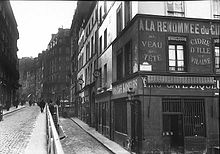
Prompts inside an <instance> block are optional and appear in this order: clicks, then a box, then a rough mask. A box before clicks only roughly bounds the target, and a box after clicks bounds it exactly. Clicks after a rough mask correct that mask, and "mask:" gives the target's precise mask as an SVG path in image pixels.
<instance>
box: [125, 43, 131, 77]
mask: <svg viewBox="0 0 220 154" xmlns="http://www.w3.org/2000/svg"><path fill="white" fill-rule="evenodd" d="M124 51H125V75H129V74H131V73H132V43H131V41H129V42H128V43H127V44H126V45H125V50H124Z"/></svg>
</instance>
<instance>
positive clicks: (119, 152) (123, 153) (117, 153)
mask: <svg viewBox="0 0 220 154" xmlns="http://www.w3.org/2000/svg"><path fill="white" fill-rule="evenodd" d="M70 119H71V120H72V121H73V122H74V123H76V124H77V125H78V126H79V127H80V128H82V129H83V130H84V131H85V132H86V133H88V134H89V135H90V136H92V137H93V138H94V139H96V140H97V141H98V142H99V143H100V144H102V145H103V146H104V147H106V148H107V149H108V150H109V151H111V152H112V153H114V154H130V152H128V151H127V150H125V149H124V148H122V147H120V149H118V150H117V148H116V147H109V146H108V145H107V144H105V143H103V142H102V141H101V140H99V139H98V137H96V136H95V135H94V134H93V133H92V132H91V131H96V130H94V129H91V131H90V130H87V129H86V128H84V127H83V126H81V125H80V124H79V123H78V122H77V121H76V120H75V119H74V118H70ZM76 119H77V118H76ZM85 125H87V124H85ZM88 127H89V126H88ZM89 128H90V127H89ZM97 134H99V132H97ZM100 135H102V134H100ZM103 137H104V136H103ZM106 140H109V141H110V142H114V141H112V140H110V139H108V138H106ZM114 144H116V145H117V143H114ZM118 146H120V145H118Z"/></svg>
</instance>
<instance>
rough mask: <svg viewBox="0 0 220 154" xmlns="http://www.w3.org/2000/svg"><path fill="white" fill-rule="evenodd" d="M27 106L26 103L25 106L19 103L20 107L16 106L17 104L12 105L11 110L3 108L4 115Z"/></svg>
mask: <svg viewBox="0 0 220 154" xmlns="http://www.w3.org/2000/svg"><path fill="white" fill-rule="evenodd" d="M25 107H26V106H25V105H23V106H21V105H19V106H18V108H16V107H15V106H13V107H10V109H9V111H7V110H5V109H3V116H4V115H7V114H9V113H11V112H15V111H17V110H20V109H23V108H25Z"/></svg>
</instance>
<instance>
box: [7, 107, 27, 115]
mask: <svg viewBox="0 0 220 154" xmlns="http://www.w3.org/2000/svg"><path fill="white" fill-rule="evenodd" d="M25 107H26V106H23V107H20V108H18V109H15V110H12V111H10V112H7V113H4V114H3V116H4V115H7V114H10V113H13V112H15V111H18V110H21V109H23V108H25Z"/></svg>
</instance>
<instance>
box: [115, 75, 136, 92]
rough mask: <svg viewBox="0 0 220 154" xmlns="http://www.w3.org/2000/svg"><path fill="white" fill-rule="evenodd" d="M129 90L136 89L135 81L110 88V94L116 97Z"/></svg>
mask: <svg viewBox="0 0 220 154" xmlns="http://www.w3.org/2000/svg"><path fill="white" fill-rule="evenodd" d="M129 88H133V90H135V89H137V79H134V80H131V81H128V82H125V83H122V84H120V85H117V86H114V87H112V94H113V95H118V94H122V93H127V91H128V90H129Z"/></svg>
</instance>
